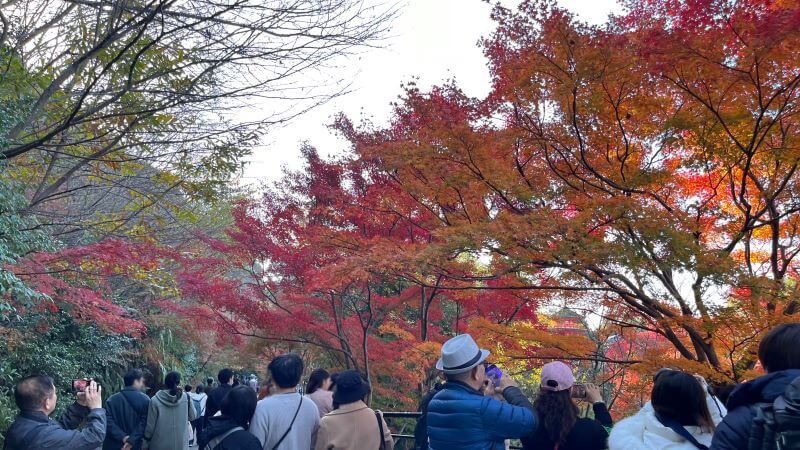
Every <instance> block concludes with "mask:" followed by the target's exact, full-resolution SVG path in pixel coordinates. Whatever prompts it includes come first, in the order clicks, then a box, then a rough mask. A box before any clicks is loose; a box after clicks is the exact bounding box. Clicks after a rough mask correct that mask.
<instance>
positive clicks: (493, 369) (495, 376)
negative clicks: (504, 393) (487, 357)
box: [486, 364, 503, 386]
mask: <svg viewBox="0 0 800 450" xmlns="http://www.w3.org/2000/svg"><path fill="white" fill-rule="evenodd" d="M486 378H488V379H489V380H491V381H492V383H494V385H495V386H500V379H501V378H503V371H502V370H500V368H499V367H497V366H496V365H495V364H489V365H488V366H486Z"/></svg>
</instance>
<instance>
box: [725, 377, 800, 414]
mask: <svg viewBox="0 0 800 450" xmlns="http://www.w3.org/2000/svg"><path fill="white" fill-rule="evenodd" d="M798 377H800V369H791V370H782V371H779V372H773V373H770V374H767V375H764V376H763V377H759V378H756V379H755V380H753V381H749V382H747V383H744V384H742V385H740V386H739V387H738V388H736V390H734V391H733V393H732V394H731V397H730V398H729V399H728V409H731V410H732V409H734V408H736V407H738V406H743V405H751V404H753V403H760V402H773V401H775V399H776V398H778V397H779V396H781V395H783V393H784V392H785V391H786V387H788V386H789V385H790V384H791V383H792V381H794V380H795V379H796V378H798Z"/></svg>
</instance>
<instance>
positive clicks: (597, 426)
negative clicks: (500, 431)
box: [522, 361, 613, 450]
mask: <svg viewBox="0 0 800 450" xmlns="http://www.w3.org/2000/svg"><path fill="white" fill-rule="evenodd" d="M541 378H542V380H541V387H540V390H539V395H538V396H537V397H536V401H535V402H534V403H533V408H534V410H535V411H536V414H537V415H538V417H539V426H538V427H537V428H534V430H535V431H534V432H533V433H531V434H530V435H528V436H525V437H524V438H522V445H523V448H524V449H525V450H534V449H536V450H540V449H541V450H552V449H558V450H603V449H605V448H606V440H607V439H608V431H607V430H608V429H610V428H611V427H612V425H613V422H612V419H611V414H609V413H608V409H607V408H606V404H605V403H604V402H603V398H602V397H601V396H600V389H599V388H598V387H597V386H594V385H582V384H575V376H574V375H573V374H572V369H570V367H569V366H568V365H566V364H564V363H563V362H560V361H554V362H551V363H547V364H545V365H544V366H543V367H542V377H541ZM573 398H575V399H579V400H585V401H586V402H588V403H591V404H592V408H593V409H594V417H595V419H594V420H592V419H588V418H585V417H584V418H581V417H578V415H579V412H580V411H579V410H578V407H577V406H576V405H575V403H574V401H573V400H572V399H573Z"/></svg>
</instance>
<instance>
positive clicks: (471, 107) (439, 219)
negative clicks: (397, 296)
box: [339, 1, 800, 380]
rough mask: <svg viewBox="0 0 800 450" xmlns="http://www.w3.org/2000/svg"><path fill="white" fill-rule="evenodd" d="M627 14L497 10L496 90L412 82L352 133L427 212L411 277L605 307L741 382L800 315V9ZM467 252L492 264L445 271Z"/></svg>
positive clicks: (675, 6)
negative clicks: (593, 22)
mask: <svg viewBox="0 0 800 450" xmlns="http://www.w3.org/2000/svg"><path fill="white" fill-rule="evenodd" d="M626 7H627V11H628V12H626V13H625V14H624V15H622V16H620V17H614V18H612V20H611V21H610V22H609V23H608V24H606V25H604V26H601V27H596V26H589V25H587V24H584V23H581V22H579V21H577V20H576V19H575V18H574V17H573V16H572V15H571V14H570V13H568V12H567V11H565V10H563V9H560V8H558V7H556V6H554V5H553V4H552V3H551V2H547V1H541V2H539V1H528V2H523V4H522V5H521V6H520V8H519V10H517V11H511V10H508V9H505V8H502V7H497V8H496V9H495V12H494V17H495V19H496V20H497V22H498V28H497V30H496V32H495V33H494V34H493V35H492V37H490V38H488V39H486V40H485V42H484V47H485V49H486V55H487V57H488V58H489V60H490V67H491V69H492V73H493V75H494V90H493V92H492V93H491V94H490V95H489V96H488V97H487V98H486V99H482V100H481V99H472V98H468V97H466V96H465V95H463V93H461V92H460V91H459V90H458V88H457V87H456V86H453V85H448V86H444V87H440V88H436V89H434V90H433V91H431V92H430V93H424V92H420V91H419V90H417V89H416V88H413V87H412V88H410V89H409V90H407V92H406V95H405V97H404V98H403V99H402V101H401V102H400V103H399V104H398V105H397V107H396V110H395V113H394V116H393V119H392V123H391V125H390V126H389V127H388V128H385V129H381V128H375V127H371V126H370V125H369V124H366V125H362V126H354V125H352V124H350V123H349V122H348V121H346V120H343V121H341V122H340V125H339V127H340V129H341V130H342V131H343V133H344V134H345V135H346V136H348V137H349V138H350V139H351V141H352V142H353V149H354V152H355V156H354V157H355V158H356V159H357V160H360V161H362V162H363V163H364V164H367V163H370V164H374V165H375V167H377V168H378V169H377V170H378V171H379V172H380V173H383V174H385V175H386V176H387V182H388V183H389V184H390V187H391V188H393V189H395V190H397V191H398V192H401V193H402V195H401V196H400V199H399V200H393V199H384V200H383V202H384V204H390V205H391V206H387V208H386V209H390V210H392V211H394V212H397V213H398V214H399V216H400V217H403V218H409V217H411V216H410V211H412V209H408V208H405V209H404V208H403V207H394V205H393V202H394V203H396V204H400V205H402V204H403V202H405V201H406V200H407V198H409V197H410V198H412V199H414V200H415V202H416V207H417V208H420V209H424V210H426V211H428V212H429V214H430V215H429V217H430V218H431V219H432V220H430V221H429V222H426V223H425V228H426V230H427V232H428V233H430V235H431V236H432V239H431V240H430V244H429V245H427V246H425V247H424V248H421V249H419V251H417V252H413V253H411V254H407V255H405V256H406V258H407V261H409V262H410V263H412V264H413V266H412V267H415V270H417V271H419V272H424V273H430V274H433V276H437V277H438V276H441V277H443V279H444V280H447V281H452V282H468V283H471V284H472V286H473V288H475V289H483V288H485V287H486V286H485V285H486V281H487V280H497V279H502V278H503V277H506V276H507V275H509V274H514V275H516V278H517V279H521V280H524V282H523V283H519V284H521V285H507V286H506V287H508V288H513V289H530V290H537V291H549V292H552V294H553V295H552V297H553V298H555V299H560V301H567V302H568V303H569V304H571V305H573V306H588V307H591V308H594V309H595V310H599V308H598V305H606V306H608V307H609V308H611V309H610V310H611V311H613V314H611V315H609V316H608V317H606V319H608V320H612V321H614V323H616V324H617V325H618V326H619V327H620V329H623V328H633V329H639V330H641V331H645V332H651V333H655V334H656V335H658V336H661V337H662V338H663V339H665V340H666V341H668V342H669V343H670V345H671V346H672V347H673V348H674V349H675V350H676V352H677V354H678V355H679V356H680V358H681V359H682V360H683V361H684V362H685V365H687V366H688V367H692V368H693V369H695V370H698V371H705V372H708V373H709V374H713V373H716V375H715V376H716V377H721V376H724V377H730V378H731V379H734V380H740V379H742V378H743V377H746V376H748V375H749V373H750V372H749V371H750V370H751V369H752V368H753V367H754V363H755V358H754V357H753V355H754V345H755V344H756V343H757V341H758V336H759V335H760V333H761V332H763V330H765V329H766V328H768V327H770V326H772V325H773V324H775V323H777V322H781V321H786V320H792V315H793V314H794V313H795V311H796V308H797V306H796V305H797V303H796V299H797V293H796V289H795V286H796V283H795V282H794V276H795V274H794V269H793V266H792V264H793V262H794V260H795V257H796V255H797V251H798V248H800V247H798V239H797V236H796V226H795V221H796V220H797V209H796V208H797V205H796V201H795V198H796V195H795V194H796V193H795V192H794V189H795V188H796V180H797V178H796V164H797V155H796V154H795V153H796V152H795V151H794V149H795V147H796V146H797V134H796V128H797V116H796V113H797V108H798V92H797V84H798V82H800V78H798V67H797V61H798V55H797V48H798V47H797V45H796V43H797V42H798V38H800V31H798V30H800V28H799V27H798V26H797V25H798V20H800V12H798V11H800V8H798V5H797V3H796V2H770V1H766V2H764V1H753V2H736V3H731V2H725V1H701V2H692V3H691V4H683V3H674V2H661V1H629V2H626ZM469 255H471V256H472V257H478V256H480V257H482V258H483V259H484V260H486V261H487V264H485V266H484V269H485V270H482V271H472V272H470V273H454V272H452V271H451V270H450V269H449V268H448V263H447V262H448V261H452V260H454V259H458V258H463V257H465V256H469ZM515 284H518V283H516V282H515ZM499 287H502V286H499ZM592 305H594V306H592ZM663 357H668V355H663Z"/></svg>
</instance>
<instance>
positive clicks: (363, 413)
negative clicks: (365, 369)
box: [315, 401, 394, 450]
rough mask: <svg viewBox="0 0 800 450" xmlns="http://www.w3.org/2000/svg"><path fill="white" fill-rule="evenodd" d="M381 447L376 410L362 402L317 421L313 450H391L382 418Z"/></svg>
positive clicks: (389, 436)
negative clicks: (382, 444) (382, 439)
mask: <svg viewBox="0 0 800 450" xmlns="http://www.w3.org/2000/svg"><path fill="white" fill-rule="evenodd" d="M381 424H382V425H383V438H384V443H385V444H384V446H383V447H381V446H380V440H381V438H380V431H379V430H378V419H377V418H376V417H375V411H373V410H372V409H370V408H369V407H367V405H366V404H365V403H364V402H362V401H357V402H355V403H348V404H346V405H341V406H339V409H336V410H333V411H331V412H329V413H328V414H327V415H326V416H325V417H323V418H322V419H320V422H319V432H318V433H317V446H316V447H315V450H393V449H394V441H393V440H392V435H391V432H390V431H389V427H388V426H386V421H385V420H383V418H381Z"/></svg>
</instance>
